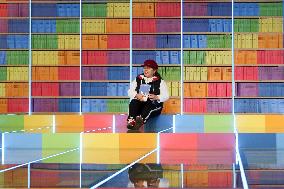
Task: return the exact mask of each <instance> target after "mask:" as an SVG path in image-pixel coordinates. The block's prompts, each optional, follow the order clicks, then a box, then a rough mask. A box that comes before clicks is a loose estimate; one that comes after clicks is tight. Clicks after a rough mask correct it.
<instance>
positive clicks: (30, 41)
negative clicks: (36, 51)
mask: <svg viewBox="0 0 284 189" xmlns="http://www.w3.org/2000/svg"><path fill="white" fill-rule="evenodd" d="M31 97H32V0H29V112H28V113H29V115H31V113H32V98H31Z"/></svg>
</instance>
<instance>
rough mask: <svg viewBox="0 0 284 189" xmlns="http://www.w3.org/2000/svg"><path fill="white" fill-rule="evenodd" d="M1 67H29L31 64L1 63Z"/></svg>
mask: <svg viewBox="0 0 284 189" xmlns="http://www.w3.org/2000/svg"><path fill="white" fill-rule="evenodd" d="M0 67H29V65H10V64H9V65H7V64H0Z"/></svg>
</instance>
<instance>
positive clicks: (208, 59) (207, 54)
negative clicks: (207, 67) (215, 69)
mask: <svg viewBox="0 0 284 189" xmlns="http://www.w3.org/2000/svg"><path fill="white" fill-rule="evenodd" d="M210 52H211V51H206V52H205V64H211V56H210Z"/></svg>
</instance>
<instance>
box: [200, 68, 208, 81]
mask: <svg viewBox="0 0 284 189" xmlns="http://www.w3.org/2000/svg"><path fill="white" fill-rule="evenodd" d="M207 70H208V69H207V67H202V68H201V70H200V71H201V73H200V80H201V81H207Z"/></svg>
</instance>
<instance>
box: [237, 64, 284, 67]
mask: <svg viewBox="0 0 284 189" xmlns="http://www.w3.org/2000/svg"><path fill="white" fill-rule="evenodd" d="M246 66H250V67H258V66H261V67H279V66H284V64H235V67H246Z"/></svg>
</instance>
